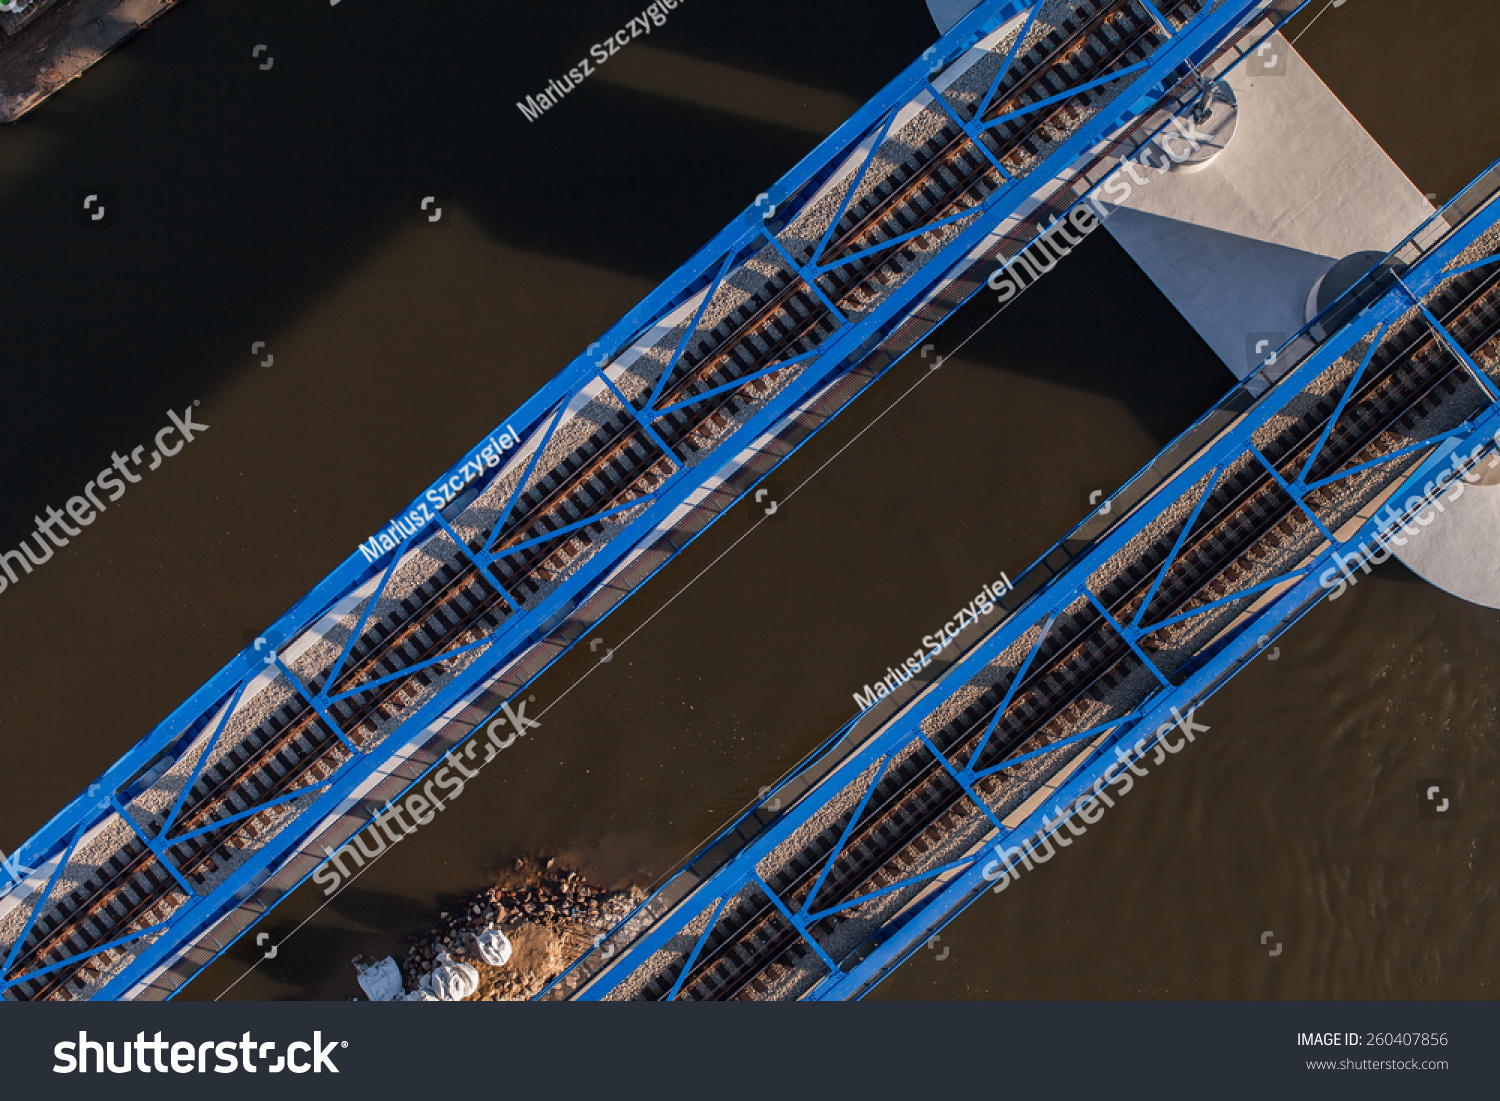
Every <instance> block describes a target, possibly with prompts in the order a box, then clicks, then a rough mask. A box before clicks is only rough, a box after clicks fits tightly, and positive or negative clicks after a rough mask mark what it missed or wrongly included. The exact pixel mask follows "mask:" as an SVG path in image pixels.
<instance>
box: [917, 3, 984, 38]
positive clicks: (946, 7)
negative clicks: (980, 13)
mask: <svg viewBox="0 0 1500 1101" xmlns="http://www.w3.org/2000/svg"><path fill="white" fill-rule="evenodd" d="M977 7H979V0H927V10H928V12H930V13H931V15H932V21H933V22H934V23H936V24H937V29H938V34H947V33H948V32H949V31H950V30H952V29H953V25H954V24H955V23H957V22H958V21H959V20H960V19H962V18H963V17H964V16H966V15H968V14H969V13H970V12H971V11H973V10H974V9H975V8H977Z"/></svg>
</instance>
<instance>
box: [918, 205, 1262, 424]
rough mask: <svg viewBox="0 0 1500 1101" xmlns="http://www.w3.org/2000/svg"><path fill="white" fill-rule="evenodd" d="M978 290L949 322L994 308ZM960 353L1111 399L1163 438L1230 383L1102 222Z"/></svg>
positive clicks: (970, 320) (970, 322) (965, 328)
mask: <svg viewBox="0 0 1500 1101" xmlns="http://www.w3.org/2000/svg"><path fill="white" fill-rule="evenodd" d="M994 302H995V300H994V296H993V295H992V294H990V293H989V292H988V291H981V292H980V294H979V295H978V296H977V297H976V298H975V299H974V300H973V301H971V302H970V303H969V304H968V305H967V306H965V307H964V309H963V310H962V311H960V313H959V314H958V316H956V317H955V318H953V319H952V320H950V321H949V322H948V325H947V327H946V328H947V332H949V333H950V334H955V335H957V334H964V333H968V332H971V331H972V330H973V329H974V327H975V326H976V325H978V324H980V323H982V322H983V321H984V320H985V319H986V318H987V317H989V316H990V315H991V314H992V313H993V311H994ZM962 355H963V358H964V359H966V360H971V361H973V362H976V363H981V364H985V365H988V366H992V367H995V368H998V369H1001V370H1005V371H1010V372H1014V373H1016V374H1021V375H1026V376H1029V377H1033V378H1038V379H1043V380H1045V381H1047V382H1050V383H1054V384H1056V385H1058V386H1062V387H1066V388H1068V389H1072V390H1082V391H1086V392H1089V393H1093V394H1098V395H1101V396H1103V397H1106V398H1109V399H1111V400H1113V401H1115V402H1118V403H1119V404H1120V405H1121V406H1123V407H1125V408H1126V409H1128V410H1129V412H1130V414H1131V415H1132V416H1133V417H1134V418H1135V420H1136V421H1137V422H1139V423H1140V425H1141V426H1142V427H1143V428H1144V430H1145V431H1146V432H1147V434H1148V435H1150V437H1151V438H1152V439H1153V440H1154V441H1156V443H1157V444H1158V445H1159V446H1165V445H1166V444H1167V443H1169V442H1171V440H1172V439H1173V438H1174V437H1176V436H1177V435H1178V434H1179V433H1180V432H1182V431H1183V430H1184V429H1186V428H1187V427H1188V426H1189V425H1191V424H1192V423H1193V421H1195V420H1197V418H1198V417H1199V416H1200V415H1201V414H1202V413H1203V412H1204V411H1206V410H1207V409H1208V408H1209V407H1211V406H1212V405H1213V404H1214V403H1215V402H1217V401H1218V400H1219V399H1220V398H1222V397H1223V396H1224V395H1225V394H1226V393H1228V392H1229V390H1230V389H1232V388H1233V387H1234V385H1235V378H1234V376H1233V374H1231V373H1230V371H1229V369H1228V368H1227V367H1225V366H1224V364H1223V362H1222V361H1221V360H1220V359H1219V357H1218V356H1216V355H1215V354H1214V353H1213V351H1212V350H1210V348H1209V347H1208V345H1207V344H1205V343H1204V342H1203V339H1202V338H1201V337H1199V336H1198V334H1197V333H1196V332H1194V331H1193V329H1192V327H1191V326H1190V325H1189V324H1188V323H1187V321H1186V320H1184V319H1183V317H1182V315H1181V314H1179V313H1178V312H1177V310H1176V309H1175V308H1174V307H1173V306H1172V304H1171V303H1170V302H1168V301H1167V299H1166V298H1165V296H1163V295H1162V293H1161V291H1159V290H1158V289H1157V288H1156V286H1155V284H1153V283H1152V282H1151V280H1150V279H1149V278H1148V277H1147V276H1146V274H1145V273H1144V272H1143V271H1141V269H1140V268H1139V267H1137V266H1136V264H1135V262H1134V261H1133V260H1131V258H1130V256H1129V255H1128V254H1127V253H1126V252H1125V250H1124V249H1123V248H1121V247H1120V245H1119V244H1117V243H1116V242H1115V240H1114V238H1112V237H1111V236H1110V235H1109V233H1108V232H1107V231H1106V230H1103V229H1100V230H1096V231H1095V232H1094V233H1093V234H1092V235H1090V236H1089V237H1088V238H1087V239H1086V240H1084V241H1083V242H1082V243H1081V244H1080V245H1079V246H1078V247H1077V248H1076V249H1075V250H1074V251H1073V253H1072V254H1071V255H1069V256H1066V257H1064V258H1063V259H1062V260H1061V261H1060V262H1059V263H1058V265H1057V267H1056V268H1054V269H1053V270H1052V271H1051V272H1048V273H1047V274H1046V275H1044V276H1043V277H1042V278H1041V280H1040V281H1038V282H1037V283H1035V284H1033V285H1032V286H1030V287H1029V288H1028V289H1027V290H1026V291H1025V292H1024V293H1022V294H1021V295H1020V296H1019V297H1017V298H1016V299H1015V300H1013V301H1012V302H1011V303H1010V305H1009V306H1008V307H1007V308H1006V309H1005V310H1004V311H1003V312H1002V313H1001V314H1000V315H999V317H997V318H996V319H995V320H994V321H992V322H991V323H990V324H989V325H987V326H986V327H985V328H984V329H983V330H982V331H981V332H979V334H978V335H977V336H975V338H974V339H973V340H972V341H971V342H970V343H969V344H967V345H965V347H964V349H963V352H962Z"/></svg>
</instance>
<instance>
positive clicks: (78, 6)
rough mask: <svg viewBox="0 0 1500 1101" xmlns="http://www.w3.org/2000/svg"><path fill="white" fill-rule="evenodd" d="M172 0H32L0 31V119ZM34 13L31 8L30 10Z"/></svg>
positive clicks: (60, 82) (12, 116)
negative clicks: (27, 7)
mask: <svg viewBox="0 0 1500 1101" xmlns="http://www.w3.org/2000/svg"><path fill="white" fill-rule="evenodd" d="M177 3H178V0H51V2H50V3H49V2H47V0H33V3H32V6H31V7H30V8H29V9H23V10H22V11H19V12H16V13H13V14H14V15H15V16H16V18H15V20H14V22H13V23H11V25H9V26H4V27H0V30H3V31H4V32H5V35H4V37H0V122H15V121H16V120H17V119H19V118H20V117H21V116H22V115H24V114H26V113H27V112H28V111H30V110H32V109H33V108H35V107H37V106H38V105H40V104H41V103H43V102H45V101H46V100H47V99H48V98H49V97H51V95H52V94H53V93H54V92H56V91H57V90H58V89H59V88H61V87H63V86H64V85H66V84H68V83H70V82H72V81H74V80H76V79H77V78H78V77H80V76H82V75H83V73H84V72H86V71H87V70H88V69H89V68H90V67H91V66H92V65H93V64H94V63H95V62H97V61H99V60H100V59H101V58H103V57H104V56H105V55H106V54H108V53H109V52H110V51H112V50H114V49H115V48H116V47H118V46H119V45H120V44H121V43H122V42H124V41H125V40H126V39H127V38H129V37H130V36H131V35H133V34H135V33H136V32H137V31H139V30H141V29H143V28H144V27H146V26H147V25H148V24H150V23H151V22H152V21H153V20H155V19H156V18H157V17H158V16H159V15H161V14H162V13H163V12H164V11H166V10H167V9H168V8H171V7H175V6H176V5H177ZM33 13H34V14H33Z"/></svg>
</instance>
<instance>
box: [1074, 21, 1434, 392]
mask: <svg viewBox="0 0 1500 1101" xmlns="http://www.w3.org/2000/svg"><path fill="white" fill-rule="evenodd" d="M1245 41H1246V44H1247V45H1248V44H1249V43H1250V42H1252V41H1253V36H1248V35H1247V38H1246V40H1245ZM1218 82H1219V83H1220V84H1227V85H1228V89H1229V95H1230V96H1231V97H1232V99H1233V104H1234V111H1233V114H1232V119H1233V126H1234V129H1233V131H1232V136H1233V138H1234V141H1233V143H1232V144H1226V145H1224V146H1223V147H1221V148H1218V149H1217V150H1210V151H1209V152H1208V154H1207V155H1205V156H1204V158H1203V163H1202V165H1200V166H1199V167H1198V170H1197V171H1193V170H1191V167H1190V166H1188V165H1173V166H1171V167H1170V170H1163V171H1153V170H1151V169H1149V168H1146V167H1145V166H1143V165H1139V164H1137V165H1135V166H1134V170H1133V171H1132V172H1131V176H1130V179H1131V181H1133V182H1132V183H1131V186H1128V187H1125V186H1115V187H1113V188H1112V187H1111V186H1110V183H1111V181H1109V180H1106V181H1105V183H1104V185H1102V186H1101V188H1100V191H1099V193H1098V195H1099V201H1098V204H1097V205H1098V206H1099V207H1100V208H1102V211H1103V212H1104V213H1105V214H1106V215H1107V217H1106V220H1105V222H1104V226H1105V228H1106V229H1107V230H1109V232H1110V233H1111V235H1113V237H1114V238H1115V240H1117V241H1118V242H1119V243H1120V244H1121V245H1122V246H1123V247H1124V249H1125V251H1126V252H1127V253H1129V254H1130V256H1131V258H1132V259H1134V260H1135V262H1136V263H1137V264H1138V265H1140V267H1141V269H1142V270H1143V271H1144V272H1145V273H1146V274H1147V275H1148V276H1149V277H1150V278H1151V280H1152V282H1154V283H1155V284H1156V285H1157V286H1158V287H1159V288H1160V289H1161V291H1162V293H1163V294H1165V295H1166V297H1167V299H1168V300H1169V301H1170V302H1171V303H1172V304H1173V305H1174V306H1176V307H1177V310H1178V312H1179V313H1181V314H1182V316H1183V317H1184V318H1185V319H1186V320H1187V322H1188V324H1190V325H1192V327H1193V328H1194V330H1195V331H1196V332H1197V333H1198V335H1199V336H1201V337H1202V338H1203V340H1204V341H1205V343H1207V344H1208V346H1209V347H1210V348H1212V349H1213V351H1214V352H1215V353H1216V354H1217V355H1218V357H1219V358H1220V360H1222V361H1223V363H1224V365H1225V366H1226V367H1228V368H1229V370H1230V371H1231V372H1232V373H1233V374H1234V376H1235V377H1236V378H1239V379H1243V378H1245V377H1246V376H1247V375H1249V374H1251V373H1253V372H1254V371H1255V370H1257V369H1258V368H1259V367H1260V366H1261V365H1262V364H1263V363H1264V362H1265V361H1266V357H1267V355H1268V354H1269V353H1270V352H1273V351H1275V350H1276V349H1277V348H1279V347H1281V345H1282V344H1284V343H1285V342H1286V341H1287V340H1288V339H1290V338H1291V336H1292V335H1293V334H1294V333H1296V332H1297V331H1298V330H1299V329H1301V328H1302V326H1303V325H1304V324H1306V323H1307V318H1306V308H1307V302H1308V298H1309V292H1310V289H1311V288H1314V287H1315V286H1317V284H1318V283H1319V280H1322V279H1324V278H1325V277H1328V278H1329V279H1330V280H1331V281H1330V282H1328V283H1327V285H1328V286H1329V288H1330V289H1332V287H1333V286H1335V285H1337V283H1338V282H1339V281H1340V280H1342V279H1343V278H1344V277H1345V274H1346V273H1347V272H1348V270H1349V269H1350V268H1353V267H1357V266H1358V263H1359V261H1357V260H1355V259H1353V257H1355V256H1357V255H1358V254H1361V253H1364V254H1368V253H1375V254H1376V255H1375V256H1373V257H1371V258H1370V262H1369V264H1367V265H1366V266H1365V269H1364V270H1368V268H1369V267H1370V266H1373V264H1374V263H1375V262H1377V261H1378V259H1379V258H1380V257H1383V256H1384V255H1385V254H1386V253H1387V252H1388V251H1389V250H1390V249H1392V248H1394V247H1395V246H1396V245H1398V244H1399V243H1400V242H1401V241H1402V240H1404V239H1405V238H1406V236H1407V235H1408V234H1409V233H1411V232H1412V231H1413V230H1414V229H1416V228H1417V227H1418V226H1419V225H1421V224H1422V223H1423V222H1424V221H1426V220H1427V218H1428V217H1430V216H1431V215H1432V213H1433V207H1432V204H1430V203H1429V202H1428V201H1427V199H1426V198H1425V197H1424V196H1423V194H1422V192H1420V191H1419V190H1417V188H1416V187H1415V186H1414V185H1413V184H1412V183H1411V181H1410V180H1408V179H1407V178H1406V176H1405V175H1404V174H1403V173H1402V171H1401V169H1400V168H1398V167H1397V166H1396V165H1395V163H1394V162H1392V161H1391V159H1390V157H1389V156H1387V155H1386V153H1385V151H1384V150H1383V149H1381V148H1380V146H1379V145H1378V144H1376V142H1375V140H1374V139H1373V138H1371V137H1370V135H1369V134H1368V133H1366V131H1365V130H1364V128H1363V127H1362V126H1360V124H1359V122H1358V121H1357V120H1356V119H1355V118H1354V116H1353V115H1351V114H1350V113H1349V112H1348V110H1347V109H1345V107H1344V105H1343V104H1342V103H1340V102H1339V101H1338V98H1337V97H1336V96H1334V94H1333V93H1332V92H1331V91H1329V90H1328V88H1327V86H1326V85H1324V84H1323V82H1322V81H1321V80H1319V79H1318V76H1317V74H1316V73H1314V72H1313V71H1312V69H1311V68H1310V67H1309V66H1308V65H1307V63H1306V62H1305V61H1303V60H1302V58H1301V56H1299V55H1298V54H1297V52H1296V51H1295V50H1294V49H1293V48H1292V47H1291V45H1290V44H1289V43H1288V42H1287V41H1286V40H1285V39H1284V38H1282V37H1281V36H1280V35H1273V36H1272V37H1271V38H1270V39H1269V40H1268V41H1267V42H1266V43H1265V44H1263V47H1262V48H1261V49H1259V50H1256V51H1255V52H1253V53H1251V54H1249V55H1248V56H1246V57H1245V58H1244V60H1243V61H1241V62H1240V63H1239V64H1238V65H1237V66H1236V67H1235V68H1233V69H1231V70H1229V71H1228V72H1227V73H1223V74H1219V75H1218ZM1216 107H1217V108H1219V110H1220V111H1221V112H1223V113H1222V114H1221V115H1220V118H1221V122H1220V125H1227V121H1223V120H1225V118H1226V116H1227V115H1228V111H1229V107H1228V105H1227V104H1216ZM1200 129H1201V128H1200ZM1203 144H1205V145H1210V144H1212V143H1210V142H1204V143H1203ZM1179 152H1180V150H1179ZM1128 167H1130V166H1127V168H1128ZM1204 168H1207V169H1208V170H1207V171H1204V170H1203V169H1204ZM1120 182H1121V181H1116V183H1117V184H1118V183H1120ZM1345 260H1348V261H1349V263H1348V264H1347V265H1344V267H1343V268H1342V269H1340V270H1339V271H1338V273H1337V274H1334V269H1339V268H1340V264H1341V262H1343V261H1345ZM1360 274H1362V272H1355V273H1354V278H1358V276H1359V275H1360ZM1312 297H1313V298H1314V301H1316V299H1317V298H1318V297H1320V294H1316V293H1315V294H1313V296H1312Z"/></svg>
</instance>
